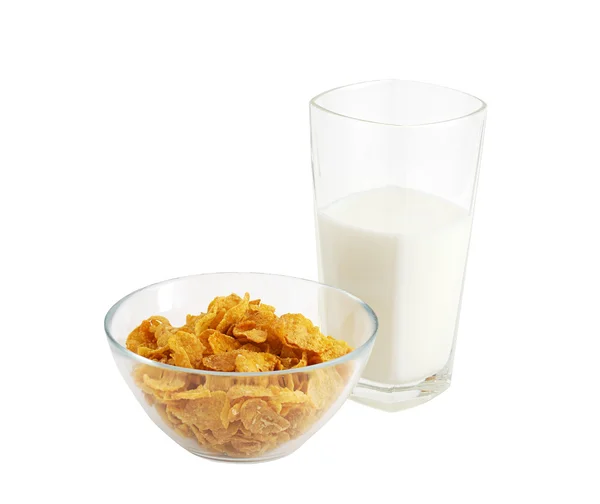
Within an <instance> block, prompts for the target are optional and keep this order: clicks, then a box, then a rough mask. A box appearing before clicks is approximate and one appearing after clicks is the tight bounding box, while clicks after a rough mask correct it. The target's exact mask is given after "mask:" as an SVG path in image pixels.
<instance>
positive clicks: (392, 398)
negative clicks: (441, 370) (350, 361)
mask: <svg viewBox="0 0 600 504" xmlns="http://www.w3.org/2000/svg"><path fill="white" fill-rule="evenodd" d="M448 387H450V379H449V378H446V379H439V378H437V377H436V376H432V377H430V378H427V379H426V380H423V381H422V382H420V383H418V384H416V385H410V386H398V385H388V384H385V383H378V382H373V381H371V380H367V379H364V378H361V380H360V381H359V382H358V385H356V387H355V388H354V390H353V391H352V395H351V396H350V398H351V399H352V400H354V401H356V402H358V403H361V404H365V405H367V406H371V407H372V408H377V409H380V410H383V411H390V412H393V411H401V410H405V409H408V408H413V407H414V406H418V405H419V404H423V403H426V402H428V401H431V399H433V398H434V397H437V396H438V395H440V394H441V393H442V392H444V391H445V390H448Z"/></svg>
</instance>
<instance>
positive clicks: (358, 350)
mask: <svg viewBox="0 0 600 504" xmlns="http://www.w3.org/2000/svg"><path fill="white" fill-rule="evenodd" d="M221 275H222V276H227V275H252V276H261V277H275V278H285V279H289V280H297V281H300V282H305V283H310V284H313V285H316V286H319V287H325V288H326V289H329V290H333V291H337V292H339V293H341V294H343V295H344V296H346V297H348V298H350V299H352V300H354V301H356V302H357V303H358V304H359V305H360V306H361V307H362V308H363V309H364V310H365V312H366V313H367V316H368V317H369V318H370V319H371V322H372V323H373V329H372V331H371V334H370V335H369V337H368V338H367V340H366V341H365V342H363V343H362V344H361V345H360V346H358V347H356V348H355V349H354V350H352V351H351V352H348V353H347V354H346V355H342V356H341V357H337V358H336V359H332V360H330V361H326V362H321V363H319V364H313V365H310V366H304V367H301V368H293V369H281V370H278V371H253V372H241V373H238V372H235V371H211V370H204V369H192V368H184V367H180V366H173V365H171V364H164V363H162V362H158V361H154V360H152V359H148V358H146V357H142V356H141V355H139V354H137V353H135V352H132V351H131V350H129V349H128V348H127V347H126V346H124V345H122V344H121V343H119V342H118V341H117V340H116V339H115V338H114V336H113V335H112V333H111V331H110V329H109V324H110V323H111V322H112V320H113V317H114V316H115V314H116V312H117V310H118V309H119V308H120V307H121V306H122V305H123V304H124V303H125V302H126V301H127V300H128V299H130V298H132V297H133V296H135V295H136V294H139V293H141V292H142V291H145V290H148V289H151V288H153V287H158V286H162V285H166V284H169V283H173V282H176V281H179V280H188V279H191V278H198V277H206V276H221ZM378 329H379V319H378V318H377V315H376V314H375V312H374V311H373V309H372V308H371V307H370V306H369V305H368V304H367V303H365V302H364V301H363V300H362V299H360V298H358V297H357V296H355V295H354V294H351V293H349V292H347V291H345V290H343V289H339V288H337V287H333V286H331V285H327V284H324V283H321V282H317V281H315V280H308V279H306V278H300V277H294V276H289V275H280V274H275V273H259V272H244V271H223V272H215V273H199V274H196V275H184V276H180V277H176V278H170V279H168V280H162V281H160V282H155V283H152V284H149V285H146V286H144V287H141V288H139V289H136V290H134V291H133V292H130V293H129V294H127V295H126V296H123V297H122V298H121V299H119V301H117V302H116V303H115V304H114V305H112V306H111V307H110V309H109V310H108V312H107V313H106V315H105V316H104V333H105V334H106V337H107V339H108V342H109V344H110V345H111V347H113V348H116V349H117V350H118V351H119V352H120V353H121V354H122V355H124V356H125V357H128V358H130V359H133V360H135V361H137V362H139V363H140V364H146V365H151V366H155V367H157V368H160V369H165V370H168V371H176V372H181V373H190V374H197V375H209V376H228V377H234V378H235V377H259V376H281V375H287V374H295V373H308V372H311V371H313V370H315V369H323V368H327V367H330V366H335V365H338V364H343V363H344V362H347V361H350V360H353V359H354V358H356V357H357V356H358V355H360V354H362V353H364V352H365V350H366V348H368V347H369V346H370V345H372V343H373V342H374V340H375V337H376V336H377V331H378Z"/></svg>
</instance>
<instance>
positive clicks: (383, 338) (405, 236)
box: [317, 187, 471, 385]
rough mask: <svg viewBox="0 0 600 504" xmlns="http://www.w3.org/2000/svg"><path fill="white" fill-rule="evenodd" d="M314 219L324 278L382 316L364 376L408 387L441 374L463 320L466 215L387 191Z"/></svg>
mask: <svg viewBox="0 0 600 504" xmlns="http://www.w3.org/2000/svg"><path fill="white" fill-rule="evenodd" d="M317 217H318V234H319V249H320V264H319V277H320V280H321V281H322V282H324V283H326V284H330V285H333V286H336V287H340V288H342V289H344V290H347V291H349V292H351V293H352V294H355V295H356V296H358V297H360V298H361V299H363V300H364V301H366V302H367V303H368V304H369V305H370V306H371V307H372V308H373V310H374V311H375V313H376V314H377V316H378V318H379V334H378V336H377V341H376V343H375V347H374V349H373V353H372V354H371V358H370V360H369V363H368V364H367V367H366V369H365V371H364V373H363V377H364V378H367V379H368V380H372V381H375V382H381V383H385V384H394V385H411V384H414V383H418V382H420V381H421V380H423V379H425V378H427V377H429V376H431V375H434V374H435V373H436V372H438V371H440V370H441V369H443V368H444V366H445V365H446V363H447V362H448V359H449V357H450V352H451V350H452V343H453V340H454V334H455V329H456V325H457V321H458V312H459V304H460V297H461V291H462V282H463V273H464V268H465V263H466V258H467V249H468V245H469V236H470V232H471V217H470V215H469V214H468V212H467V211H466V210H464V209H462V208H460V207H458V206H456V205H454V204H452V203H450V202H448V201H446V200H444V199H442V198H439V197H436V196H433V195H430V194H426V193H422V192H419V191H415V190H412V189H404V188H400V187H384V188H381V189H374V190H371V191H367V192H363V193H359V194H354V195H352V196H349V197H346V198H343V199H342V200H340V201H337V202H335V203H334V204H332V205H330V206H329V207H327V208H325V209H324V210H322V211H320V212H319V213H318V216H317ZM336 337H342V338H343V335H336Z"/></svg>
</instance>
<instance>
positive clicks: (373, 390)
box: [310, 80, 486, 410]
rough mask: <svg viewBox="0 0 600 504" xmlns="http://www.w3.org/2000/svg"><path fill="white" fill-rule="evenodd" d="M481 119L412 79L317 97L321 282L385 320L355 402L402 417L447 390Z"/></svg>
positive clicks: (462, 100) (471, 101)
mask: <svg viewBox="0 0 600 504" xmlns="http://www.w3.org/2000/svg"><path fill="white" fill-rule="evenodd" d="M485 117H486V105H485V103H484V102H482V101H481V100H479V99H478V98H475V97H474V96H471V95H468V94H466V93H462V92H460V91H455V90H453V89H448V88H445V87H441V86H435V85H431V84H423V83H419V82H409V81H396V80H384V81H374V82H366V83H361V84H353V85H349V86H344V87H340V88H337V89H333V90H331V91H327V92H325V93H323V94H320V95H318V96H317V97H315V98H313V100H312V101H311V102H310V121H311V146H312V168H313V176H314V192H315V210H316V222H317V241H318V255H319V280H320V281H321V282H323V283H326V284H329V285H333V286H336V287H339V288H341V289H344V290H347V291H349V292H351V293H353V294H355V295H356V296H358V297H360V298H361V299H363V300H364V301H365V302H367V303H368V304H369V305H371V307H372V308H373V309H374V311H375V312H376V314H377V316H378V318H379V335H378V339H377V341H376V343H375V346H374V349H373V352H372V354H371V358H370V360H369V362H368V364H367V367H366V368H365V370H364V372H363V374H362V378H361V380H360V382H359V384H358V386H357V387H356V388H355V390H354V393H353V398H354V399H355V400H357V401H360V402H364V403H366V404H369V405H372V406H375V407H378V408H381V409H386V410H398V409H403V408H407V407H410V406H414V405H416V404H420V403H422V402H425V401H427V400H429V399H431V398H433V397H435V396H436V395H438V394H440V393H441V392H443V391H444V390H446V389H447V388H448V387H449V386H450V378H451V374H452V361H453V357H454V349H455V342H456V332H457V327H458V319H459V312H460V304H461V296H462V288H463V280H464V274H465V265H466V261H467V253H468V249H469V240H470V236H471V222H472V218H473V207H474V203H475V191H476V187H477V177H478V172H479V162H480V158H481V149H482V140H483V132H484V125H485ZM324 303H325V304H326V306H324V307H323V308H324V309H325V310H328V311H330V312H332V313H335V312H336V307H335V306H333V305H332V304H331V302H329V304H327V303H328V301H327V300H324ZM338 336H339V335H338Z"/></svg>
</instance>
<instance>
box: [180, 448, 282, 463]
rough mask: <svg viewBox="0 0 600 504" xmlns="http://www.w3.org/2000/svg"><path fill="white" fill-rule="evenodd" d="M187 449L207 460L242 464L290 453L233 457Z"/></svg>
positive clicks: (268, 460) (272, 458) (275, 458)
mask: <svg viewBox="0 0 600 504" xmlns="http://www.w3.org/2000/svg"><path fill="white" fill-rule="evenodd" d="M188 451H189V452H190V453H191V454H192V455H196V456H197V457H202V458H205V459H208V460H214V461H216V462H234V463H243V464H257V463H259V462H270V461H272V460H277V459H280V458H283V457H286V456H288V455H290V453H293V452H290V453H284V454H281V453H279V454H277V455H261V456H260V457H248V458H241V457H240V458H235V457H228V456H227V455H220V454H218V453H215V454H211V453H205V452H201V451H195V450H190V449H188Z"/></svg>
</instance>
